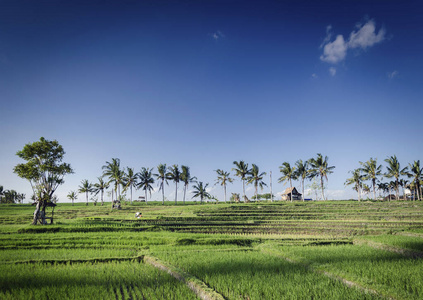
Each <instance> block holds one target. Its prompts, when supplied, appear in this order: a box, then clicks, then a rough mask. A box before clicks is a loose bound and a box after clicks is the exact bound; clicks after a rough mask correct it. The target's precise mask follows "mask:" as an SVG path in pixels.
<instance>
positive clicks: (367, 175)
mask: <svg viewBox="0 0 423 300" xmlns="http://www.w3.org/2000/svg"><path fill="white" fill-rule="evenodd" d="M360 165H362V166H363V167H362V168H360V171H362V172H363V173H364V179H365V180H370V181H371V182H372V185H373V197H374V200H376V179H377V177H378V176H380V175H381V174H382V165H379V166H378V165H377V158H376V159H373V158H371V157H370V160H368V161H366V162H364V163H363V162H361V161H360Z"/></svg>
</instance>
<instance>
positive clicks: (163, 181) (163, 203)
mask: <svg viewBox="0 0 423 300" xmlns="http://www.w3.org/2000/svg"><path fill="white" fill-rule="evenodd" d="M162 203H163V205H164V180H163V181H162Z"/></svg>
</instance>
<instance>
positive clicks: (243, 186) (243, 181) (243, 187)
mask: <svg viewBox="0 0 423 300" xmlns="http://www.w3.org/2000/svg"><path fill="white" fill-rule="evenodd" d="M242 192H243V196H244V197H243V199H244V201H245V180H244V179H243V180H242Z"/></svg>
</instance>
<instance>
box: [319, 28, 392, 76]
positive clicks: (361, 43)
mask: <svg viewBox="0 0 423 300" xmlns="http://www.w3.org/2000/svg"><path fill="white" fill-rule="evenodd" d="M331 30H332V26H330V25H329V26H328V27H326V37H325V39H324V40H323V43H322V44H321V45H320V48H323V54H322V55H321V56H320V60H322V61H324V62H327V63H331V64H337V63H338V62H341V61H343V60H344V59H345V57H346V56H347V51H348V49H355V48H359V49H363V50H365V49H367V48H368V47H372V46H373V45H375V44H377V43H380V42H382V41H383V40H384V39H385V29H383V28H381V29H379V32H378V33H376V25H375V23H374V21H373V20H370V21H368V22H367V23H366V24H364V25H362V24H360V25H358V26H357V31H352V32H351V33H350V37H349V40H347V41H346V40H345V39H344V36H343V35H342V34H339V35H337V36H336V39H335V40H334V41H332V42H331V41H330V40H331V37H332V33H331ZM332 76H333V75H332Z"/></svg>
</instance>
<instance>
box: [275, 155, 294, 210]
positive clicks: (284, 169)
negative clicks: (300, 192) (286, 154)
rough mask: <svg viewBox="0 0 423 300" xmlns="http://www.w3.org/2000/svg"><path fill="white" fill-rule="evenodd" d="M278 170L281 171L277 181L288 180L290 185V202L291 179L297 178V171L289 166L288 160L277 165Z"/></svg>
mask: <svg viewBox="0 0 423 300" xmlns="http://www.w3.org/2000/svg"><path fill="white" fill-rule="evenodd" d="M279 171H280V172H281V173H282V176H281V177H280V178H279V182H289V186H290V187H291V202H292V180H296V179H297V173H296V172H295V167H291V165H290V164H289V162H284V163H282V166H280V167H279Z"/></svg>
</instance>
